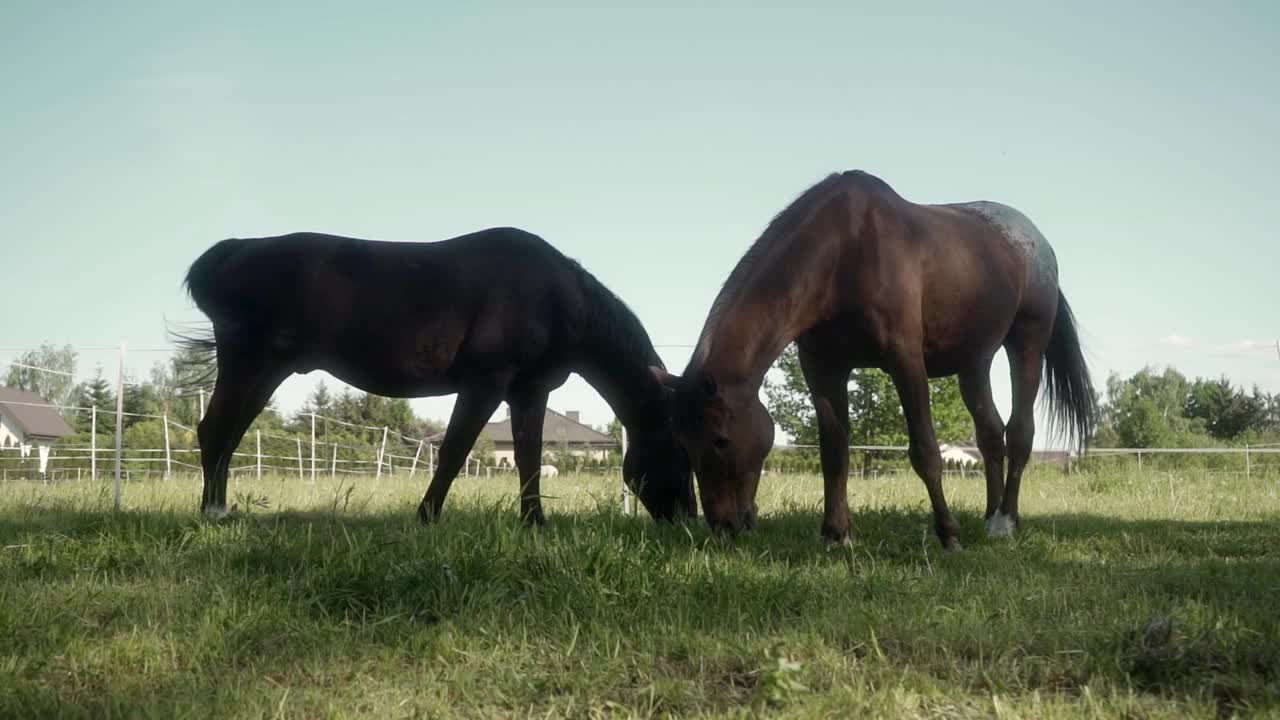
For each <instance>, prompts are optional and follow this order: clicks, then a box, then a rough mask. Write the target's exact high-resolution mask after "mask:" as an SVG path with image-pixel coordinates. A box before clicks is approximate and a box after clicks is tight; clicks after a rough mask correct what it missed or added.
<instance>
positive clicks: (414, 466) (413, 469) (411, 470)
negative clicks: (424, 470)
mask: <svg viewBox="0 0 1280 720" xmlns="http://www.w3.org/2000/svg"><path fill="white" fill-rule="evenodd" d="M425 442H426V440H419V441H418V451H417V452H415V453H414V454H413V464H412V465H410V466H409V479H410V480H412V479H413V474H414V473H415V472H417V471H418V456H419V455H421V454H422V445H423V443H425Z"/></svg>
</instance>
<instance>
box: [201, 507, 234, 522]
mask: <svg viewBox="0 0 1280 720" xmlns="http://www.w3.org/2000/svg"><path fill="white" fill-rule="evenodd" d="M201 512H202V513H204V516H205V517H206V518H208V519H210V520H221V519H223V518H225V517H226V516H227V515H229V514H230V513H228V512H227V506H226V505H210V506H208V507H206V508H204V509H202V510H201Z"/></svg>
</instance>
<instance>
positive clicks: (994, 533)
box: [987, 510, 1015, 538]
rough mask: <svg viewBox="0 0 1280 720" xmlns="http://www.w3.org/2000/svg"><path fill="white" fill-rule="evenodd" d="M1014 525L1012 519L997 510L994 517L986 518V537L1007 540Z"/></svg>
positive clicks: (1011, 534)
mask: <svg viewBox="0 0 1280 720" xmlns="http://www.w3.org/2000/svg"><path fill="white" fill-rule="evenodd" d="M1014 527H1015V523H1014V520H1013V518H1011V517H1009V516H1008V515H1005V514H1004V513H1002V512H1000V511H999V510H997V511H996V514H995V515H992V516H991V517H989V518H987V537H991V538H1007V537H1012V536H1013V531H1014Z"/></svg>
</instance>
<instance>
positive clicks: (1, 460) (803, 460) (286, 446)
mask: <svg viewBox="0 0 1280 720" xmlns="http://www.w3.org/2000/svg"><path fill="white" fill-rule="evenodd" d="M0 405H11V406H27V407H44V408H49V409H53V410H55V411H61V412H68V411H69V412H73V413H88V414H89V415H90V423H89V425H90V428H89V432H88V436H89V442H87V443H84V442H80V443H72V442H59V443H55V444H53V445H52V446H51V447H50V448H49V453H48V454H47V455H46V456H45V457H43V458H36V457H32V456H31V454H30V453H29V449H30V448H29V447H28V449H27V451H23V449H22V448H20V447H14V448H13V449H14V450H15V452H14V453H12V454H10V453H5V452H3V451H2V450H3V448H0V471H2V472H3V473H4V477H6V478H8V477H19V476H22V475H23V474H24V473H25V474H28V475H31V474H37V472H38V474H39V475H41V476H45V475H47V471H51V472H53V474H54V475H53V476H54V477H55V478H57V477H66V476H68V475H70V474H71V473H73V472H74V473H76V474H77V476H78V477H84V475H85V471H87V472H88V477H91V478H96V477H98V476H99V475H102V474H103V473H102V472H101V470H102V469H103V468H104V467H105V466H101V463H103V462H110V461H115V462H116V463H117V465H118V466H119V470H120V473H121V474H122V475H124V476H126V477H136V476H139V475H141V476H143V477H150V476H156V475H158V476H161V477H164V478H168V477H170V476H172V475H173V474H174V473H175V472H179V471H193V472H195V473H199V472H200V448H199V441H198V432H197V430H196V429H195V428H192V427H190V426H188V425H185V424H183V423H181V422H178V421H177V420H174V419H172V418H170V417H169V416H168V415H167V414H161V415H155V414H150V413H128V412H124V411H123V410H116V411H112V412H109V413H108V416H112V415H114V416H117V417H119V418H121V419H123V418H133V419H137V420H152V421H158V422H159V423H160V427H161V429H162V433H163V445H162V446H155V447H147V446H142V447H137V446H132V447H126V446H125V445H124V443H116V446H115V447H108V446H106V444H103V443H101V442H100V439H101V438H102V435H101V434H100V432H99V417H100V416H101V415H102V414H103V413H102V412H101V411H100V410H99V409H98V408H97V407H94V406H90V407H81V406H75V405H57V404H53V403H32V402H21V401H10V400H5V401H0ZM300 417H302V418H307V419H309V420H310V423H309V424H310V434H309V436H304V435H300V434H296V433H294V434H285V433H283V432H273V431H271V430H263V429H252V430H250V431H249V432H247V433H246V434H245V436H244V437H243V438H242V440H241V442H240V446H239V448H238V449H237V450H236V451H235V452H234V453H233V454H232V457H233V459H234V460H238V461H240V462H239V464H236V465H233V466H232V467H231V468H230V472H232V473H237V474H241V475H242V474H244V473H247V472H252V473H254V474H255V475H257V476H258V477H261V476H262V474H263V473H264V472H277V473H280V472H284V473H288V474H291V475H297V477H299V478H300V479H310V480H315V479H316V478H317V477H319V476H321V475H328V476H330V477H336V476H337V475H339V474H344V475H372V476H374V478H375V479H376V478H380V477H382V476H383V475H384V474H385V475H407V476H408V477H409V478H413V477H415V476H416V475H417V474H418V473H420V472H421V473H427V474H430V473H433V472H434V471H435V467H436V455H437V453H438V451H439V447H438V445H437V444H436V443H433V442H431V440H430V439H429V438H426V437H415V436H413V435H409V434H406V433H404V432H401V431H400V430H398V429H392V428H390V427H389V426H385V425H384V426H373V425H361V424H357V423H351V422H347V421H344V420H340V419H338V418H332V417H328V416H325V415H320V414H318V413H303V414H301V415H300ZM323 423H332V424H333V425H334V426H337V427H342V428H346V429H349V430H354V431H356V432H357V433H371V434H372V435H373V436H374V437H376V438H377V440H376V441H373V442H367V443H356V442H351V441H349V439H350V438H349V436H345V437H340V438H333V437H332V434H331V433H329V432H328V429H327V428H326V427H325V426H324V425H323ZM320 430H322V431H321V432H318V431H320ZM109 431H110V432H111V433H113V434H115V433H116V430H115V429H114V428H111V429H109ZM77 437H78V436H77ZM597 449H598V448H597ZM609 450H619V451H621V450H623V448H622V447H620V446H614V447H611V448H609ZM773 450H774V452H772V453H770V456H769V458H768V459H767V460H766V465H765V470H766V472H774V473H786V472H793V471H800V472H809V473H813V472H817V471H820V460H819V458H818V455H819V448H818V446H816V445H806V444H777V445H775V446H774V448H773ZM959 450H961V451H962V452H963V453H964V454H965V457H964V458H962V459H961V460H960V461H948V462H947V463H946V464H947V467H948V470H949V471H951V472H953V473H956V474H959V475H961V476H964V475H967V474H969V473H971V472H976V473H980V472H981V465H982V459H981V454H980V453H979V452H978V451H977V449H976V448H969V447H962V448H959ZM849 451H850V453H851V454H864V455H867V456H871V457H874V458H875V459H876V460H875V461H874V462H871V463H865V462H864V463H861V466H860V464H859V463H858V462H857V460H858V458H851V462H850V474H851V475H866V474H868V473H869V472H870V473H873V474H879V473H881V472H884V471H886V470H893V469H901V468H900V467H896V466H900V465H903V464H909V462H908V460H907V454H908V448H907V446H905V445H850V446H849ZM1191 455H1198V456H1201V457H1202V458H1203V457H1212V456H1220V457H1221V458H1225V461H1219V462H1216V463H1209V465H1211V466H1212V467H1210V468H1209V469H1217V470H1233V469H1234V470H1241V471H1243V473H1244V474H1245V475H1246V476H1248V475H1250V474H1252V473H1253V472H1255V471H1269V470H1271V469H1273V468H1280V458H1277V457H1276V456H1277V455H1280V443H1267V444H1259V445H1252V446H1249V445H1246V446H1244V447H1216V448H1092V449H1090V450H1089V451H1088V453H1087V455H1086V456H1085V457H1079V456H1073V455H1061V456H1057V457H1055V458H1050V459H1048V460H1045V459H1041V460H1038V461H1033V462H1039V463H1046V462H1048V463H1051V464H1060V465H1062V466H1063V467H1064V469H1065V470H1067V471H1070V470H1072V469H1073V468H1079V467H1081V466H1088V465H1089V464H1090V463H1097V462H1108V461H1112V462H1114V461H1116V460H1126V459H1127V460H1128V461H1131V462H1133V463H1134V464H1135V465H1136V468H1137V469H1139V470H1142V469H1144V468H1146V467H1152V468H1154V467H1159V461H1158V459H1159V458H1161V457H1164V456H1191ZM37 459H38V460H40V463H39V465H40V470H38V471H37V470H36V469H35V468H33V467H32V466H33V465H34V464H35V462H36V460H37ZM1232 461H1234V463H1235V464H1236V465H1239V466H1240V467H1238V468H1233V467H1231V463H1232ZM584 464H585V465H586V467H585V468H584V467H579V468H575V469H576V470H579V471H582V470H585V471H588V472H595V473H604V474H618V475H619V476H620V474H621V468H620V467H618V466H617V465H616V464H613V463H610V462H604V463H601V462H595V463H584ZM100 466H101V467H100ZM886 466H888V467H886ZM506 472H514V468H513V467H511V466H510V464H503V463H499V462H495V461H493V460H492V459H489V462H485V459H482V458H480V457H476V456H475V455H474V453H473V454H472V455H471V456H470V457H469V458H468V460H467V461H466V462H465V464H464V468H463V470H462V473H463V474H464V475H468V476H470V475H477V476H479V475H488V476H491V475H493V474H495V473H506Z"/></svg>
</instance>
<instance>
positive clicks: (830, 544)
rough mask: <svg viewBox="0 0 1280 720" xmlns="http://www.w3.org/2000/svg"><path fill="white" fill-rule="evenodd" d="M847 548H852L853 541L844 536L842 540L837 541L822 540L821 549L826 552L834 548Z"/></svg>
mask: <svg viewBox="0 0 1280 720" xmlns="http://www.w3.org/2000/svg"><path fill="white" fill-rule="evenodd" d="M847 547H853V541H852V540H850V539H849V536H848V535H845V536H844V537H843V538H841V539H839V540H832V539H831V538H823V539H822V548H823V549H824V550H826V551H827V552H831V551H832V550H834V549H836V548H847Z"/></svg>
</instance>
